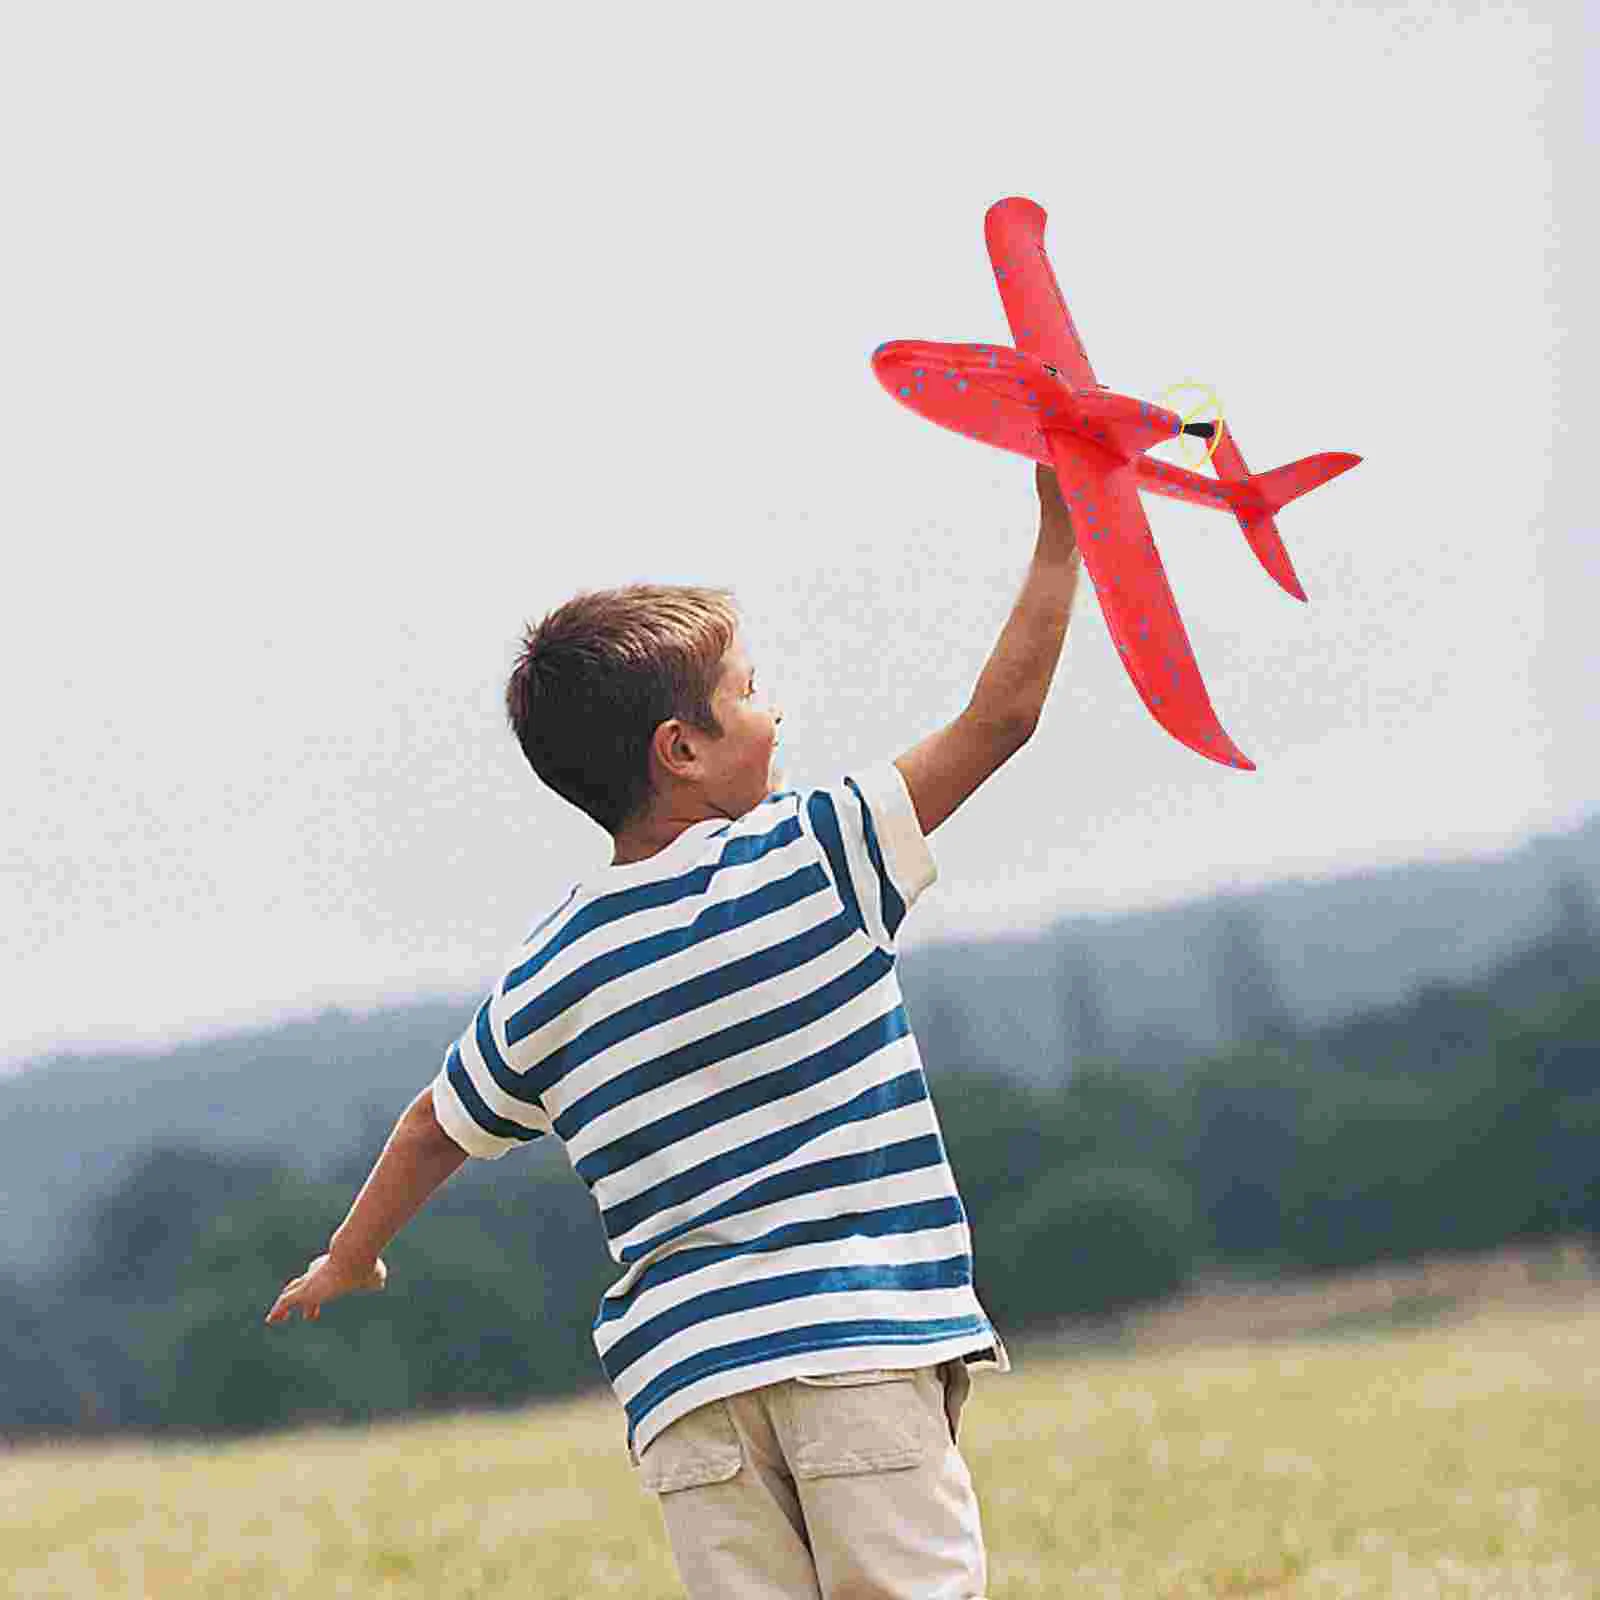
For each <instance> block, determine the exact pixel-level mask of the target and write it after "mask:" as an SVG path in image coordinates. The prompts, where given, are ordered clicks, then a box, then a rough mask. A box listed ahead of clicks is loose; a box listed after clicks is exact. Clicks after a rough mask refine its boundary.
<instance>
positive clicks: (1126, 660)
mask: <svg viewBox="0 0 1600 1600" xmlns="http://www.w3.org/2000/svg"><path fill="white" fill-rule="evenodd" d="M1044 223H1045V213H1044V210H1043V208H1042V207H1040V206H1038V205H1035V204H1034V202H1033V201H1032V200H1025V199H1022V198H1020V197H1019V198H1013V199H1009V200H999V201H996V203H995V204H994V205H992V206H990V207H989V210H988V212H987V213H986V214H985V216H984V219H983V236H984V241H985V243H986V244H987V245H988V247H989V260H990V262H991V263H992V264H993V266H994V275H995V281H996V282H997V283H998V284H999V286H1000V299H1001V301H1002V302H1003V303H1004V305H1005V310H1006V321H1007V322H1008V323H1010V325H1011V336H1012V338H1013V339H1015V340H1016V342H1017V348H1016V349H1014V350H1011V349H1007V348H1005V347H1004V346H1002V345H988V344H931V343H928V342H926V341H924V340H910V339H899V340H896V341H894V342H893V343H892V344H884V345H879V346H878V348H877V350H876V351H874V352H873V356H872V370H873V371H874V372H875V373H877V375H878V380H879V382H880V383H882V384H883V386H884V388H886V389H887V390H888V391H889V393H890V394H892V395H893V396H894V397H895V398H896V399H897V400H900V401H902V402H903V403H904V404H906V405H908V406H910V408H911V409H912V410H913V411H915V412H917V413H918V414H919V415H920V416H924V417H927V418H928V419H929V420H930V421H932V422H937V423H938V424H939V425H940V426H941V427H945V428H953V429H954V430H955V431H956V432H957V433H964V434H967V435H968V436H969V437H971V438H974V439H980V440H982V441H983V442H984V443H985V444H992V445H998V446H999V448H1000V449H1002V450H1014V451H1015V452H1016V453H1017V454H1018V455H1023V456H1028V457H1030V458H1031V459H1032V460H1034V461H1039V462H1042V463H1043V464H1044V465H1045V466H1053V467H1054V468H1055V471H1056V476H1057V479H1058V480H1059V482H1060V485H1061V494H1062V498H1063V499H1064V500H1065V501H1066V503H1067V505H1068V507H1069V508H1070V509H1071V511H1072V521H1073V527H1074V528H1075V530H1076V531H1077V535H1078V546H1079V548H1080V549H1081V550H1082V552H1083V560H1084V565H1085V566H1086V567H1088V569H1089V576H1090V578H1091V579H1092V580H1093V582H1094V587H1095V593H1096V594H1097V595H1098V596H1099V599H1100V608H1101V610H1102V611H1103V612H1104V614H1105V619H1106V625H1107V626H1108V627H1109V628H1110V630H1111V638H1112V640H1113V642H1114V643H1115V644H1116V647H1117V653H1118V655H1120V656H1121V657H1122V664H1123V666H1124V667H1126V668H1127V672H1128V676H1129V677H1130V678H1132V679H1133V684H1134V687H1135V688H1136V689H1137V690H1138V691H1139V697H1140V698H1141V699H1142V700H1143V701H1144V703H1145V705H1146V706H1148V707H1149V709H1150V714H1151V715H1152V716H1153V717H1154V718H1155V719H1156V721H1157V722H1159V723H1160V724H1161V726H1162V727H1163V728H1165V729H1166V730H1167V732H1168V733H1170V734H1171V735H1172V736H1173V737H1174V738H1175V739H1177V740H1179V741H1180V742H1181V743H1183V744H1186V745H1188V746H1189V748H1190V749H1191V750H1197V751H1199V752H1200V754H1201V755H1203V756H1209V757H1210V758H1211V760H1213V761H1219V762H1221V763H1222V764H1223V765H1224V766H1229V767H1243V768H1244V769H1245V770H1246V771H1251V772H1253V771H1254V770H1255V763H1254V762H1252V761H1250V760H1248V759H1247V758H1246V757H1245V756H1244V754H1243V753H1242V752H1241V751H1240V750H1239V748H1238V747H1237V746H1236V745H1235V744H1234V742H1233V741H1232V740H1231V739H1230V738H1229V737H1228V735H1227V734H1226V733H1225V732H1223V729H1222V724H1221V723H1220V722H1219V721H1218V720H1217V713H1216V711H1215V709H1214V708H1213V707H1212V704H1211V699H1210V697H1209V696H1208V695H1207V694H1206V686H1205V684H1204V683H1203V682H1201V679H1200V669H1199V667H1198V666H1197V665H1196V664H1195V659H1194V652H1193V650H1192V649H1191V648H1190V646H1189V636H1188V634H1187V633H1185V632H1184V628H1183V622H1182V619H1181V618H1180V617H1179V616H1178V608H1177V605H1176V604H1175V603H1174V601H1173V598H1172V590H1171V588H1170V587H1169V586H1168V584H1167V575H1166V572H1165V571H1164V569H1163V568H1162V565H1161V558H1160V556H1159V555H1157V554H1156V546H1155V540H1154V539H1153V538H1151V536H1150V525H1149V523H1148V522H1147V521H1146V520H1145V514H1144V509H1143V507H1142V506H1141V505H1140V503H1139V490H1140V489H1145V490H1148V491H1149V492H1150V493H1152V494H1164V495H1170V496H1172V498H1173V499H1176V500H1190V501H1193V502H1194V503H1195V504H1197V505H1203V506H1214V507H1216V509H1218V510H1219V511H1231V512H1233V514H1234V515H1235V516H1237V517H1238V519H1239V526H1240V527H1241V528H1242V529H1243V530H1244V536H1245V538H1246V539H1247V540H1248V541H1249V544H1250V548H1251V549H1252V550H1254V551H1255V553H1256V556H1257V558H1258V559H1259V560H1260V562H1261V565H1262V566H1264V567H1265V568H1266V569H1267V571H1268V572H1269V573H1270V574H1271V575H1272V577H1273V578H1274V579H1276V581H1277V582H1278V583H1279V584H1280V585H1281V586H1282V587H1283V588H1284V589H1286V590H1288V592H1289V593H1290V594H1292V595H1293V596H1294V597H1295V599H1297V600H1304V599H1305V591H1304V590H1303V589H1302V588H1301V587H1300V580H1299V579H1298V578H1297V577H1296V576H1295V571H1294V568H1293V566H1291V565H1290V562H1289V552H1288V551H1287V550H1285V549H1284V547H1283V540H1282V539H1280V538H1279V537H1278V530H1277V528H1276V527H1275V526H1274V524H1273V521H1272V516H1273V513H1274V512H1275V511H1277V510H1278V509H1279V507H1281V506H1285V505H1287V504H1288V503H1289V502H1290V501H1291V500H1293V499H1294V498H1296V496H1298V495H1302V494H1305V493H1306V491H1307V490H1309V489H1314V488H1316V486H1317V485H1318V484H1319V483H1326V482H1327V481H1328V480H1329V479H1330V478H1335V477H1337V476H1338V475H1339V474H1340V473H1341V472H1347V471H1349V469H1350V468H1351V467H1353V466H1355V464H1356V463H1357V462H1358V461H1359V460H1360V459H1361V457H1360V456H1353V455H1346V454H1341V453H1329V454H1325V455H1317V456H1307V457H1306V458H1305V459H1304V460H1301V461H1294V462H1291V463H1290V464H1289V465H1288V466H1286V467H1278V468H1276V469H1274V470H1273V471H1271V472H1263V473H1261V474H1259V475H1252V474H1251V472H1250V471H1249V469H1248V468H1247V467H1246V466H1245V464H1244V458H1243V457H1242V456H1241V455H1240V454H1239V449H1238V446H1237V445H1235V444H1234V442H1233V438H1232V435H1231V434H1230V433H1229V432H1228V431H1227V428H1226V426H1225V425H1224V424H1223V423H1222V422H1220V421H1218V422H1216V423H1211V422H1198V423H1188V424H1185V423H1184V421H1183V419H1182V418H1181V417H1180V416H1178V415H1177V413H1176V412H1172V411H1164V410H1162V409H1161V407H1159V406H1155V405H1151V404H1150V403H1148V402H1147V401H1144V400H1135V399H1133V398H1131V397H1130V396H1128V395H1121V394H1112V393H1111V392H1110V391H1109V390H1107V389H1106V387H1105V386H1104V385H1103V384H1100V383H1097V382H1096V381H1095V375H1094V371H1093V369H1092V368H1091V367H1090V365H1089V358H1088V356H1087V355H1085V354H1084V350H1083V342H1082V340H1080V339H1079V338H1078V330H1077V329H1076V328H1075V327H1074V326H1073V323H1072V317H1071V315H1070V314H1069V313H1068V311H1067V305H1066V301H1064V300H1063V299H1062V298H1061V290H1060V289H1059V288H1058V287H1057V285H1056V278H1055V273H1054V272H1052V271H1051V269H1050V258H1049V257H1048V256H1047V255H1046V254H1045V251H1044ZM1182 433H1188V434H1194V435H1197V436H1199V437H1201V438H1206V439H1215V441H1216V442H1215V446H1214V451H1213V456H1212V460H1213V462H1214V463H1215V465H1216V469H1217V474H1218V476H1217V478H1215V479H1212V478H1207V477H1202V476H1201V475H1200V474H1199V473H1198V472H1189V471H1186V470H1185V469H1184V468H1182V467H1177V466H1172V465H1170V464H1169V463H1167V462H1165V461H1159V460H1154V459H1152V458H1151V457H1149V456H1147V455H1146V454H1145V451H1146V450H1148V449H1149V448H1150V446H1151V445H1153V444H1158V443H1160V442H1161V441H1162V440H1164V439H1172V438H1175V437H1177V436H1178V435H1179V434H1182ZM1219 435H1220V436H1219Z"/></svg>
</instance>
